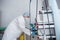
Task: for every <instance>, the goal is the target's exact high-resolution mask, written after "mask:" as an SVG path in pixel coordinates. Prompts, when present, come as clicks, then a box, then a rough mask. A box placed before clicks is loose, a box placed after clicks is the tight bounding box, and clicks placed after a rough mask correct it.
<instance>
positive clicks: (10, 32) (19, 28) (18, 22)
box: [2, 15, 30, 40]
mask: <svg viewBox="0 0 60 40" xmlns="http://www.w3.org/2000/svg"><path fill="white" fill-rule="evenodd" d="M22 32H24V33H25V34H27V35H30V30H29V29H27V28H25V20H24V17H23V16H22V15H21V16H19V17H17V18H16V19H14V20H13V21H12V22H11V23H10V24H9V25H8V27H7V28H6V30H5V32H4V35H3V38H2V40H17V38H18V37H19V35H21V33H22Z"/></svg>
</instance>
